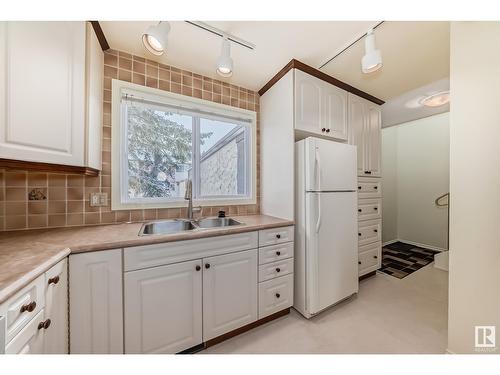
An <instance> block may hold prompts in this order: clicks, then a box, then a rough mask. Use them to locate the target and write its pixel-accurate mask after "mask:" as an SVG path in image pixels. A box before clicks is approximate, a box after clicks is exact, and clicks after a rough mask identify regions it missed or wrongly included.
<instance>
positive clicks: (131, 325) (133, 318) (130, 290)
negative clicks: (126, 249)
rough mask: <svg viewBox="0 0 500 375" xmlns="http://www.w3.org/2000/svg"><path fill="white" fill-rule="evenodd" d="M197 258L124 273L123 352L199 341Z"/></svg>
mask: <svg viewBox="0 0 500 375" xmlns="http://www.w3.org/2000/svg"><path fill="white" fill-rule="evenodd" d="M201 275H202V271H201V260H194V261H190V262H182V263H176V264H172V265H168V266H162V267H155V268H149V269H145V270H139V271H131V272H127V273H125V353H127V354H129V353H149V354H152V353H177V352H180V351H182V350H184V349H188V348H190V347H192V346H195V345H198V344H201V343H202V340H203V339H202V310H201V308H202V305H201V304H202V302H201V301H202V294H201V293H202V289H201V288H202V284H201V279H202V276H201Z"/></svg>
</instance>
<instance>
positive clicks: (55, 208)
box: [48, 201, 69, 215]
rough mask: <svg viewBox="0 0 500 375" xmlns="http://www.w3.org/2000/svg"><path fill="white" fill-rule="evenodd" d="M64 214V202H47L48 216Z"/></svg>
mask: <svg viewBox="0 0 500 375" xmlns="http://www.w3.org/2000/svg"><path fill="white" fill-rule="evenodd" d="M68 203H69V202H68ZM65 212H66V201H48V213H49V215H50V214H64V213H65Z"/></svg>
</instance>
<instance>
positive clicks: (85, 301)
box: [69, 249, 123, 354]
mask: <svg viewBox="0 0 500 375" xmlns="http://www.w3.org/2000/svg"><path fill="white" fill-rule="evenodd" d="M122 282H123V272H122V251H121V249H117V250H106V251H95V252H90V253H82V254H75V255H71V256H70V257H69V291H70V292H69V298H70V300H69V309H70V331H71V335H70V352H71V353H81V354H94V353H96V354H120V353H123V306H122Z"/></svg>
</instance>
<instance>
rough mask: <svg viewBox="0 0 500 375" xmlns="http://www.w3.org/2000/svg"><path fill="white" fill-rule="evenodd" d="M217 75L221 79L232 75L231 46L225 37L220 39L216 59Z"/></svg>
mask: <svg viewBox="0 0 500 375" xmlns="http://www.w3.org/2000/svg"><path fill="white" fill-rule="evenodd" d="M217 74H219V75H220V76H222V77H231V76H232V75H233V59H231V44H230V42H229V39H228V38H227V36H224V37H223V38H222V47H221V52H220V56H219V58H218V59H217Z"/></svg>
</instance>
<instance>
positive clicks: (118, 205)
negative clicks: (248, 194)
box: [111, 198, 257, 211]
mask: <svg viewBox="0 0 500 375" xmlns="http://www.w3.org/2000/svg"><path fill="white" fill-rule="evenodd" d="M187 204H188V201H187V200H184V199H183V200H179V201H173V202H163V203H160V202H154V203H122V202H115V201H112V202H111V209H112V210H113V211H120V210H141V209H142V210H148V209H157V208H159V209H161V208H183V207H187ZM252 204H257V199H256V198H250V199H243V198H242V199H212V200H193V206H196V207H200V206H201V207H217V206H242V205H252Z"/></svg>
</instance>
